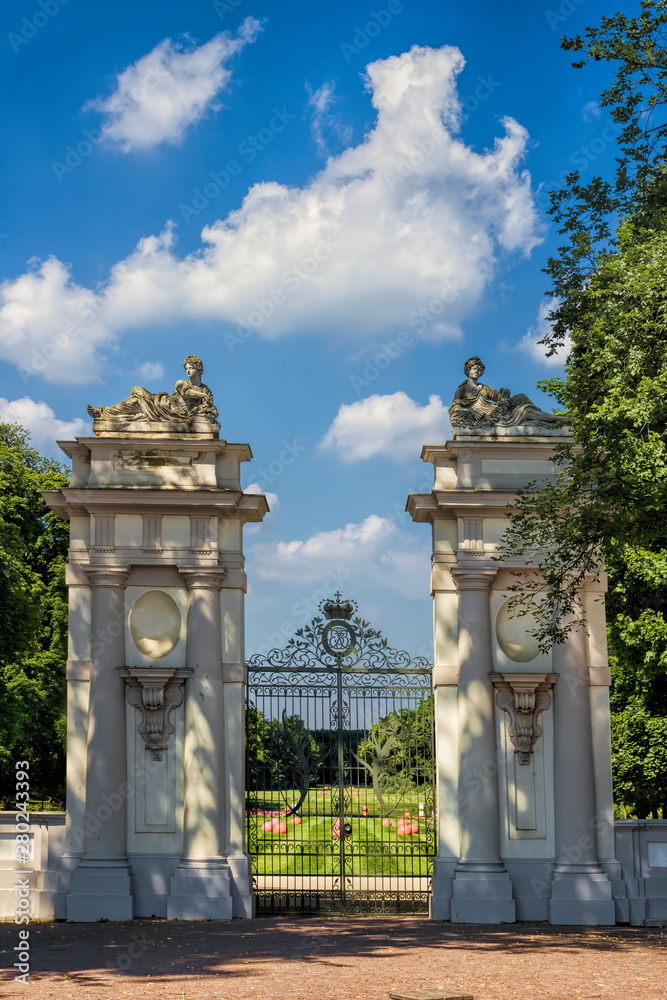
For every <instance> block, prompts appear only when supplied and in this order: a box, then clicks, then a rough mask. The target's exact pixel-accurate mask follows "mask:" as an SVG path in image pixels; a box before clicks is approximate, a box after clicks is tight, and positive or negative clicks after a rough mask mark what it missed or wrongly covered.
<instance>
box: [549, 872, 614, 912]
mask: <svg viewBox="0 0 667 1000" xmlns="http://www.w3.org/2000/svg"><path fill="white" fill-rule="evenodd" d="M548 919H549V923H550V924H585V925H586V926H589V927H600V926H610V925H614V924H615V923H616V907H615V904H614V900H613V898H612V885H611V882H610V881H609V879H608V878H607V876H606V874H605V873H604V872H603V871H602V869H601V868H600V866H599V865H596V864H589V865H557V866H556V868H555V869H554V874H553V881H552V883H551V897H550V899H549V917H548Z"/></svg>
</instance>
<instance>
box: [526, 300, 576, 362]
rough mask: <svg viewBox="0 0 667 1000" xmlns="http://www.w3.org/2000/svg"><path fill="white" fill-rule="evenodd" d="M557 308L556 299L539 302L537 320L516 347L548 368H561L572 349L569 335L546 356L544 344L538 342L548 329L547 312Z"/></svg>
mask: <svg viewBox="0 0 667 1000" xmlns="http://www.w3.org/2000/svg"><path fill="white" fill-rule="evenodd" d="M557 308H558V299H545V300H544V301H543V302H541V303H540V307H539V309H538V310H537V321H536V323H535V326H531V328H530V330H529V331H528V333H526V334H524V336H523V337H522V338H521V340H520V341H519V343H518V344H517V347H518V349H519V350H520V351H524V352H525V353H526V354H529V355H530V356H531V358H532V359H533V360H534V361H539V362H540V363H541V364H543V365H548V366H549V367H550V368H562V366H563V365H564V364H565V361H566V359H567V357H568V355H569V353H570V351H571V350H572V342H571V341H570V338H569V337H566V338H565V343H564V345H563V347H561V348H559V349H558V350H557V351H556V353H555V354H552V355H551V356H550V357H547V353H546V352H547V349H546V347H545V345H544V344H540V340H542V339H543V338H544V337H545V336H546V335H547V334H548V333H549V332H550V331H551V323H550V322H549V313H550V312H552V311H553V310H554V309H557Z"/></svg>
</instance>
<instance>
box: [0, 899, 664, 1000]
mask: <svg viewBox="0 0 667 1000" xmlns="http://www.w3.org/2000/svg"><path fill="white" fill-rule="evenodd" d="M17 942H18V928H17V927H16V926H15V925H14V924H10V923H1V924H0V952H1V956H2V957H1V961H0V996H3V997H19V996H20V997H26V996H31V995H32V996H34V997H38V998H39V1000H43V998H44V1000H46V998H51V1000H64V998H69V997H77V998H81V1000H85V998H90V1000H125V998H131V997H137V998H143V997H146V998H156V1000H157V998H165V1000H214V998H215V1000H222V998H224V1000H236V998H243V1000H251V998H255V997H256V998H262V1000H264V998H266V1000H326V998H329V997H338V998H340V1000H386V997H387V993H388V991H389V990H390V989H391V988H396V987H398V988H400V987H412V988H415V989H416V988H421V989H426V988H434V987H447V988H448V989H450V990H452V991H453V990H455V989H460V990H461V991H462V992H467V993H472V994H473V995H474V998H475V1000H509V998H516V1000H573V998H574V1000H579V998H581V1000H584V998H588V997H597V998H600V1000H662V998H665V997H667V948H666V947H665V945H666V943H667V928H648V929H637V928H599V929H586V928H578V927H567V928H561V929H560V930H556V929H554V928H553V927H546V926H545V925H543V924H519V925H517V926H514V927H502V926H501V927H498V926H476V927H470V926H460V925H458V926H455V927H454V926H452V925H451V924H435V923H431V922H429V921H428V920H419V919H414V918H401V917H394V918H390V917H382V918H365V919H361V918H347V917H340V918H337V917H332V918H329V919H326V920H325V919H322V918H313V917H310V918H294V919H285V918H266V919H260V920H254V921H241V920H235V921H233V922H231V923H226V922H223V921H206V922H189V921H182V922H170V923H167V922H166V921H164V920H136V921H133V922H131V923H105V924H100V923H97V924H65V923H34V924H32V926H31V928H30V945H31V973H30V985H31V987H32V991H30V990H28V991H26V987H25V986H24V985H23V984H21V983H17V982H14V980H13V975H14V972H13V971H9V967H10V966H11V964H12V962H13V961H14V958H13V953H12V949H13V947H14V945H15V944H16V943H17Z"/></svg>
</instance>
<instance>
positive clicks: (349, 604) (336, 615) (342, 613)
mask: <svg viewBox="0 0 667 1000" xmlns="http://www.w3.org/2000/svg"><path fill="white" fill-rule="evenodd" d="M320 607H321V608H322V613H323V615H324V617H325V618H328V619H329V621H334V620H335V619H338V620H340V619H341V618H342V619H343V620H344V621H349V620H350V618H351V617H352V615H353V614H355V613H356V611H357V602H356V601H343V595H342V594H341V592H340V590H337V591H336V593H335V594H334V596H333V600H331V601H322V604H321V605H320Z"/></svg>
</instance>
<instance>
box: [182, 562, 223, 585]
mask: <svg viewBox="0 0 667 1000" xmlns="http://www.w3.org/2000/svg"><path fill="white" fill-rule="evenodd" d="M178 571H179V573H180V574H181V576H182V577H183V581H184V582H185V586H186V587H187V588H188V590H216V591H217V590H220V588H221V587H222V581H223V580H224V578H225V575H226V573H227V569H226V567H224V566H188V567H179V570H178Z"/></svg>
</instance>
